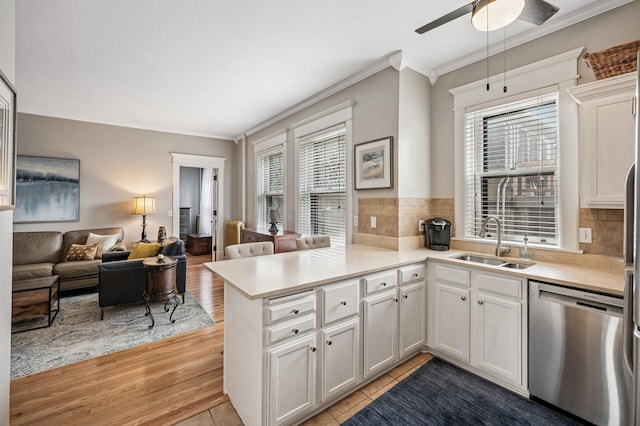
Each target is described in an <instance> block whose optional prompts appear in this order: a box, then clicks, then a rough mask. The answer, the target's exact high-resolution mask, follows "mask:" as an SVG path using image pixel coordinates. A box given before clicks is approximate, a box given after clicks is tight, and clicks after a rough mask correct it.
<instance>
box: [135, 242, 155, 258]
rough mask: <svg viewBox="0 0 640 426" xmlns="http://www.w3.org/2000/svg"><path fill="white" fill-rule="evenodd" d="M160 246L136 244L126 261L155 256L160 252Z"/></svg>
mask: <svg viewBox="0 0 640 426" xmlns="http://www.w3.org/2000/svg"><path fill="white" fill-rule="evenodd" d="M161 245H162V244H160V243H137V244H136V246H135V247H134V248H133V250H131V253H129V257H128V259H144V258H146V257H153V256H156V255H157V254H158V252H159V251H160V246H161Z"/></svg>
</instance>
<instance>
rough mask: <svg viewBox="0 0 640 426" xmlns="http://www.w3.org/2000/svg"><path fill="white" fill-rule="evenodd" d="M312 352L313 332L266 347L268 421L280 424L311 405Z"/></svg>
mask: <svg viewBox="0 0 640 426" xmlns="http://www.w3.org/2000/svg"><path fill="white" fill-rule="evenodd" d="M316 354H317V346H316V335H315V334H313V335H310V336H307V337H304V338H299V339H296V340H294V341H292V342H290V343H285V344H282V345H279V346H276V347H274V348H272V349H269V350H268V360H269V366H268V371H269V385H270V389H269V393H268V395H269V422H270V424H274V425H279V424H283V423H285V422H287V421H288V420H291V419H293V418H295V417H296V416H298V415H299V414H301V413H303V412H305V411H307V410H311V409H312V408H314V407H315V401H316V363H317V361H316Z"/></svg>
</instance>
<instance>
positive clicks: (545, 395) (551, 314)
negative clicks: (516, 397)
mask: <svg viewBox="0 0 640 426" xmlns="http://www.w3.org/2000/svg"><path fill="white" fill-rule="evenodd" d="M622 308H623V298H622V297H617V296H609V295H604V294H599V293H592V292H588V291H584V290H577V289H573V288H567V287H562V286H557V285H552V284H546V283H541V282H536V281H529V391H530V393H531V396H533V397H536V398H539V399H541V400H543V401H546V402H548V403H551V404H553V405H555V406H556V407H559V408H561V409H563V410H566V411H568V412H569V413H572V414H574V415H576V416H578V417H581V418H583V419H585V420H587V421H589V422H592V423H594V424H596V425H626V424H629V422H630V420H631V417H630V415H631V400H632V390H631V389H632V387H631V386H632V379H631V376H630V375H629V373H628V372H627V370H626V367H625V364H624V360H623V351H622V339H623V333H622V311H623V309H622Z"/></svg>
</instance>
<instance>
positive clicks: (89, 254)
mask: <svg viewBox="0 0 640 426" xmlns="http://www.w3.org/2000/svg"><path fill="white" fill-rule="evenodd" d="M97 251H98V245H97V244H91V245H82V244H71V247H69V252H67V255H66V256H65V258H64V260H65V262H67V261H74V260H93V259H95V258H96V252H97Z"/></svg>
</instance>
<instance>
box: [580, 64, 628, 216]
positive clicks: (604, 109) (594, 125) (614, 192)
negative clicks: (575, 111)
mask: <svg viewBox="0 0 640 426" xmlns="http://www.w3.org/2000/svg"><path fill="white" fill-rule="evenodd" d="M569 94H570V95H571V96H572V97H573V99H574V100H575V101H576V102H577V103H578V104H579V105H580V161H581V165H580V181H581V183H580V207H586V208H611V209H622V208H624V181H625V177H626V174H627V171H628V170H629V167H631V164H632V163H633V158H634V132H635V130H634V119H633V114H632V106H633V97H634V94H635V73H630V74H624V75H620V76H616V77H611V78H607V79H604V80H599V81H595V82H592V83H587V84H582V85H579V86H576V87H573V88H571V89H569Z"/></svg>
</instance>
